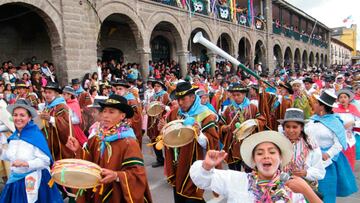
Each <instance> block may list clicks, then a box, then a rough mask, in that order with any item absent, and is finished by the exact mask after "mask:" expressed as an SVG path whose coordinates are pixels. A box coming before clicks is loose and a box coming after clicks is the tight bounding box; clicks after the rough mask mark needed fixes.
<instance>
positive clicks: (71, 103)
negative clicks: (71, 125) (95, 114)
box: [66, 98, 82, 123]
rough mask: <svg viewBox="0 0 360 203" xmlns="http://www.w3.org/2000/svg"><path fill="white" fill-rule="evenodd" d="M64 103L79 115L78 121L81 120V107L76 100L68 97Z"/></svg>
mask: <svg viewBox="0 0 360 203" xmlns="http://www.w3.org/2000/svg"><path fill="white" fill-rule="evenodd" d="M66 104H67V105H68V106H69V107H70V109H71V110H72V111H73V112H74V113H75V114H76V115H77V117H79V120H80V123H81V121H82V117H81V109H80V105H79V102H78V100H77V99H76V98H75V99H69V100H67V101H66Z"/></svg>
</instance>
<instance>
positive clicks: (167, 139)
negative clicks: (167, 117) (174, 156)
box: [163, 127, 195, 148]
mask: <svg viewBox="0 0 360 203" xmlns="http://www.w3.org/2000/svg"><path fill="white" fill-rule="evenodd" d="M194 137H195V132H194V130H193V129H192V128H191V127H182V128H175V129H173V130H171V131H169V132H167V133H166V134H164V136H163V140H164V145H165V146H167V147H171V148H175V147H182V146H185V145H187V144H189V143H191V142H192V141H193V140H194Z"/></svg>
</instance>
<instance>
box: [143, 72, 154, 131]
mask: <svg viewBox="0 0 360 203" xmlns="http://www.w3.org/2000/svg"><path fill="white" fill-rule="evenodd" d="M153 80H154V79H153V78H149V79H148V81H147V84H146V90H145V92H144V100H143V101H142V102H143V103H142V104H143V107H144V108H143V112H142V116H143V117H142V121H143V122H142V130H143V132H144V134H145V133H147V128H148V127H147V124H148V120H149V116H148V115H147V114H146V109H147V108H148V107H149V104H150V99H151V98H152V96H153V95H154V87H153V85H152V81H153Z"/></svg>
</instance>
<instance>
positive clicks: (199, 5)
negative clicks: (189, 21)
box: [190, 0, 208, 15]
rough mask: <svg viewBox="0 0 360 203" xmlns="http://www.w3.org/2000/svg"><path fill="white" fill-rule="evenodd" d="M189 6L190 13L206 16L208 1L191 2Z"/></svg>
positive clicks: (197, 0)
mask: <svg viewBox="0 0 360 203" xmlns="http://www.w3.org/2000/svg"><path fill="white" fill-rule="evenodd" d="M190 6H191V11H192V12H196V13H201V14H204V15H207V14H208V0H191V4H190Z"/></svg>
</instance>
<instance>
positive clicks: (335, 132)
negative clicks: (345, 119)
mask: <svg viewBox="0 0 360 203" xmlns="http://www.w3.org/2000/svg"><path fill="white" fill-rule="evenodd" d="M315 97H316V99H317V102H315V103H314V106H313V107H314V113H315V115H313V116H312V117H311V118H310V121H309V122H308V123H307V124H306V125H305V133H306V134H308V135H311V136H312V137H313V138H314V140H315V141H316V142H317V144H318V145H319V147H320V149H321V151H322V160H323V164H324V166H325V169H326V174H325V177H324V179H322V180H319V192H320V193H322V195H323V196H324V199H323V200H324V202H326V203H333V202H336V197H345V196H349V195H351V194H352V193H354V192H356V191H357V186H356V182H355V177H354V174H353V172H352V170H351V167H350V164H349V162H348V160H347V159H346V157H345V156H344V154H343V152H342V151H341V150H342V149H344V150H346V149H347V143H346V133H345V128H344V126H343V124H342V122H341V121H340V119H339V118H338V117H337V116H335V115H334V114H333V111H332V108H333V107H336V105H335V101H336V96H335V95H334V94H332V92H330V91H328V90H325V91H323V92H322V93H321V95H320V96H319V95H316V96H315Z"/></svg>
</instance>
